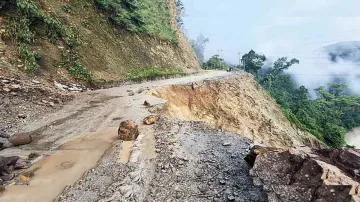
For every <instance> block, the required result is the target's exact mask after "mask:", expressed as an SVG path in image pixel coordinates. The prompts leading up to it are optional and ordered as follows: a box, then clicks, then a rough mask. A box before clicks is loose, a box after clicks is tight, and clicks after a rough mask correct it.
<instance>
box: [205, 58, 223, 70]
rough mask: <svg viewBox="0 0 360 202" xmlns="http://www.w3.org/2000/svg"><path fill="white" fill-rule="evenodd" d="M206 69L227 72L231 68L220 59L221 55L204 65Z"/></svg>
mask: <svg viewBox="0 0 360 202" xmlns="http://www.w3.org/2000/svg"><path fill="white" fill-rule="evenodd" d="M203 66H204V68H205V69H219V70H227V69H229V66H228V65H227V64H226V62H225V61H224V59H222V58H220V56H219V55H214V56H212V57H211V58H210V59H209V60H208V61H207V62H206V63H204V65H203Z"/></svg>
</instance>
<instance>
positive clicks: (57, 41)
mask: <svg viewBox="0 0 360 202" xmlns="http://www.w3.org/2000/svg"><path fill="white" fill-rule="evenodd" d="M176 2H177V1H166V0H156V1H149V0H123V1H121V0H120V1H114V0H80V1H57V0H46V1H45V0H11V1H6V2H4V1H1V4H0V22H1V23H0V35H1V40H2V41H4V43H5V45H6V52H7V56H8V57H9V58H13V59H14V58H17V56H19V57H20V59H21V61H19V60H16V59H14V60H12V61H14V66H18V67H19V69H20V68H21V70H24V69H25V71H27V72H29V73H31V74H37V75H42V76H43V75H46V76H48V77H50V78H56V79H57V80H64V81H69V80H73V79H76V80H79V81H83V82H88V83H95V82H111V81H117V80H122V79H126V78H127V76H126V75H127V73H128V72H131V71H133V70H136V69H144V68H146V67H151V68H163V69H164V68H168V69H172V68H174V69H179V68H181V69H182V70H183V71H184V72H185V73H189V72H194V71H197V70H198V69H200V67H199V63H198V62H197V61H196V56H195V54H194V52H193V51H192V49H191V46H190V44H189V43H188V41H187V39H186V38H185V37H184V35H183V33H182V32H181V30H179V29H177V27H176V20H177V18H178V16H177V13H176V12H177V11H176V10H177V9H176V6H177V4H176ZM16 52H17V54H16Z"/></svg>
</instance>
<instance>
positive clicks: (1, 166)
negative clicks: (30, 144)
mask: <svg viewBox="0 0 360 202" xmlns="http://www.w3.org/2000/svg"><path fill="white" fill-rule="evenodd" d="M19 159H20V157H18V156H11V157H4V156H0V178H1V179H2V180H3V181H9V180H12V179H13V178H14V177H15V175H14V174H13V173H12V171H13V168H14V166H15V165H16V163H17V161H18V160H19Z"/></svg>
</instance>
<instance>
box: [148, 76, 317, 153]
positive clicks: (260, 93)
mask: <svg viewBox="0 0 360 202" xmlns="http://www.w3.org/2000/svg"><path fill="white" fill-rule="evenodd" d="M153 94H154V95H155V96H158V97H160V98H163V99H166V100H168V102H167V104H166V106H165V113H167V114H168V115H171V116H175V117H179V118H182V119H187V120H200V121H205V122H208V123H210V124H212V125H213V126H215V127H216V128H218V129H220V130H222V129H223V130H229V131H232V132H237V133H239V134H243V135H245V136H246V137H248V138H250V139H252V140H253V141H255V142H258V143H262V144H266V145H269V146H277V147H290V146H300V145H309V146H315V147H320V146H321V145H322V144H321V143H320V142H319V141H318V140H317V139H316V138H315V137H314V136H312V135H311V134H309V133H307V132H304V131H302V130H300V129H299V128H297V127H296V126H295V125H294V124H291V123H290V122H289V121H288V119H287V118H286V117H285V116H284V114H283V113H282V111H281V109H280V108H279V107H278V105H277V104H276V103H275V101H274V100H273V99H272V98H271V97H270V96H269V95H268V94H267V93H266V91H265V90H264V89H263V88H262V87H261V86H260V85H259V84H258V83H257V82H256V81H255V80H254V79H253V77H252V76H251V75H250V74H247V73H239V74H237V75H234V76H230V77H225V78H223V79H214V80H205V81H202V82H196V83H193V84H187V85H171V86H165V87H161V88H159V89H157V90H155V91H154V92H153Z"/></svg>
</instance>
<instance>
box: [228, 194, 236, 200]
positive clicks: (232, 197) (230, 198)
mask: <svg viewBox="0 0 360 202" xmlns="http://www.w3.org/2000/svg"><path fill="white" fill-rule="evenodd" d="M227 199H228V200H229V201H235V197H234V196H233V195H232V194H229V195H228V196H227Z"/></svg>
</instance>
